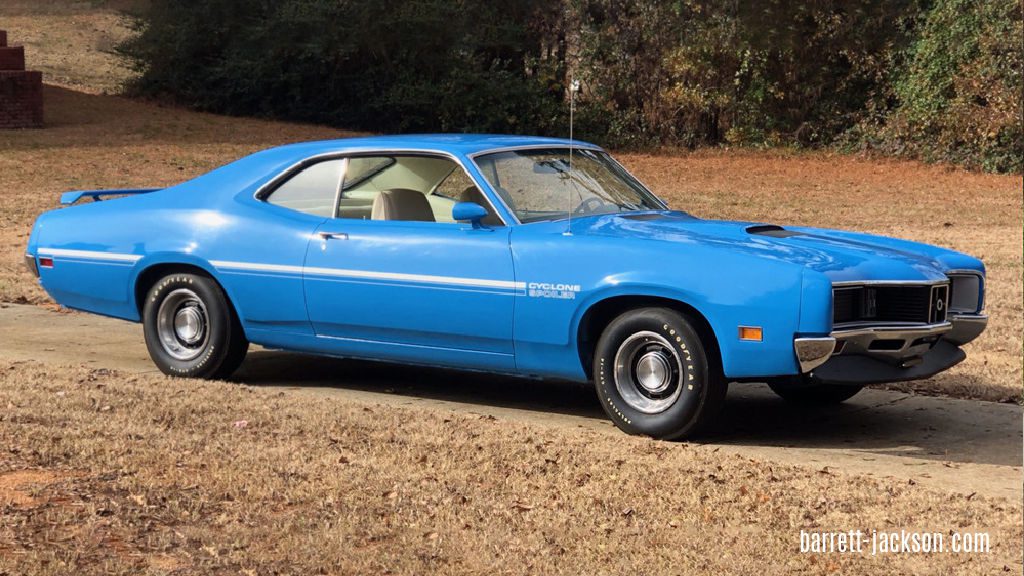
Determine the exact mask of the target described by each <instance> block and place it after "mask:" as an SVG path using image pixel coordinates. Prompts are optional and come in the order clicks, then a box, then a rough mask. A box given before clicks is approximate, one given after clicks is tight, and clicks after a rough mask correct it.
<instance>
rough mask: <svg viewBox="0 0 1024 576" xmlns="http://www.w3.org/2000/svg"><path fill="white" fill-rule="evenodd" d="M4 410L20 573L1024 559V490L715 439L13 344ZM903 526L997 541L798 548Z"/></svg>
mask: <svg viewBox="0 0 1024 576" xmlns="http://www.w3.org/2000/svg"><path fill="white" fill-rule="evenodd" d="M0 407H6V408H5V409H4V410H3V411H2V412H0V447H2V448H3V450H2V451H0V491H3V490H7V488H6V487H7V486H8V485H15V486H14V488H16V489H17V490H19V491H20V493H21V494H22V497H21V499H20V500H16V501H14V502H5V503H4V504H3V508H2V512H3V514H2V516H0V573H4V572H5V571H6V572H8V573H10V574H68V573H72V572H78V573H100V572H102V573H108V574H139V573H145V572H148V573H153V574H160V573H167V572H173V571H175V570H177V571H179V573H182V574H186V573H187V574H192V573H204V574H206V573H210V574H215V573H225V574H227V573H231V574H239V573H241V574H247V573H252V574H270V573H280V574H319V573H330V574H353V573H377V574H384V573H395V574H424V573H468V574H484V573H488V574H491V573H500V574H534V573H544V574H551V573H572V574H624V573H641V574H661V573H676V574H681V573H711V574H725V573H730V574H763V573H764V571H765V569H766V567H769V566H771V567H776V570H778V571H780V572H781V571H787V572H790V573H796V574H822V573H842V574H885V573H893V574H896V573H915V572H924V571H927V572H929V573H938V572H944V573H953V572H955V573H964V574H967V573H970V574H993V573H998V572H1000V571H1002V570H1004V569H1005V570H1009V571H1011V572H1019V571H1020V569H1021V565H1020V555H1021V541H1022V538H1024V533H1022V528H1021V520H1020V518H1021V516H1020V514H1021V509H1020V507H1019V505H1016V504H1010V503H1008V502H1006V501H1003V500H987V499H985V498H982V497H978V496H975V497H973V498H972V497H969V496H964V495H940V494H937V493H934V492H929V491H927V490H925V489H923V488H921V487H919V486H912V485H906V484H894V483H883V482H879V481H875V480H870V479H865V478H858V477H851V476H846V475H843V474H840V473H835V472H832V471H830V470H827V469H826V470H824V471H819V470H811V469H806V468H795V467H788V466H782V465H773V464H770V463H766V462H759V461H751V460H746V459H743V458H740V457H738V456H736V457H733V456H723V455H722V454H719V453H717V452H716V450H715V449H714V448H713V447H711V446H698V445H689V444H672V443H663V442H657V441H652V440H646V439H641V438H635V437H626V436H620V435H614V434H606V433H601V432H597V431H593V430H583V429H579V430H575V429H572V428H568V427H545V426H537V425H530V424H518V423H514V422H510V421H504V420H501V419H498V420H495V419H493V418H490V417H480V416H475V415H466V414H456V413H445V412H440V411H429V412H428V411H420V410H415V409H406V408H398V407H394V406H387V407H380V406H377V405H373V404H364V403H360V402H353V401H346V402H339V401H337V400H334V399H324V398H313V397H309V396H305V395H297V394H286V393H280V392H276V393H275V392H270V391H264V390H259V389H254V388H250V387H242V386H238V385H232V384H227V383H209V382H200V381H186V380H172V379H166V378H163V377H160V376H148V375H143V376H134V375H129V374H121V373H116V372H111V371H107V370H88V369H85V368H75V367H64V368H59V369H56V368H54V367H44V366H42V365H39V364H34V363H19V364H10V363H7V364H2V363H0ZM15 475H18V476H15ZM12 477H17V478H19V480H10V479H11V478H12ZM901 528H902V529H908V530H911V529H920V530H928V531H940V532H949V531H960V532H963V531H983V532H989V533H990V535H991V543H992V550H991V552H990V553H989V554H981V555H967V554H943V555H931V556H929V555H923V554H916V555H915V554H911V555H901V556H889V557H870V556H858V555H840V554H824V555H808V554H805V555H801V554H798V553H797V550H798V546H799V531H800V530H801V529H805V530H850V529H862V530H866V531H870V530H872V529H878V530H891V529H901Z"/></svg>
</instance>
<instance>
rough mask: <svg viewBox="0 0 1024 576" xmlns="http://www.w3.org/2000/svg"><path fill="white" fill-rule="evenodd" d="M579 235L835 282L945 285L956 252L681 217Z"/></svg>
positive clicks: (664, 215) (604, 225)
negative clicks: (765, 263)
mask: <svg viewBox="0 0 1024 576" xmlns="http://www.w3.org/2000/svg"><path fill="white" fill-rule="evenodd" d="M573 233H574V234H579V233H582V234H591V235H601V236H616V237H620V238H636V239H646V240H651V241H655V242H658V243H662V244H665V243H667V244H670V245H675V246H673V248H675V247H678V248H679V249H684V248H683V247H684V246H687V245H699V246H701V247H705V248H720V249H723V250H730V251H740V252H744V253H747V254H750V255H752V256H756V257H760V258H767V259H774V260H778V261H782V262H788V263H792V264H797V265H801V266H804V267H807V268H810V269H812V270H816V271H818V272H821V273H823V274H825V275H826V276H828V277H829V278H830V279H831V280H832V281H833V282H841V281H851V280H904V281H905V280H910V281H918V280H920V281H931V280H942V279H945V277H946V276H945V270H946V269H948V268H949V266H948V265H946V264H944V263H943V262H941V261H940V260H939V258H942V257H943V255H953V256H961V255H959V254H957V253H955V252H952V251H949V250H945V249H942V248H937V247H934V246H928V245H925V244H917V243H914V242H908V241H902V240H894V239H890V238H884V237H880V236H869V235H864V234H855V233H850V232H843V231H838V230H823V229H814V228H789V229H786V228H782V227H779V226H774V225H766V224H758V223H753V222H729V221H721V220H701V219H699V218H694V217H691V216H688V215H686V214H683V213H680V212H658V213H641V214H635V215H611V216H600V217H597V218H585V219H580V221H578V222H577V223H574V226H573Z"/></svg>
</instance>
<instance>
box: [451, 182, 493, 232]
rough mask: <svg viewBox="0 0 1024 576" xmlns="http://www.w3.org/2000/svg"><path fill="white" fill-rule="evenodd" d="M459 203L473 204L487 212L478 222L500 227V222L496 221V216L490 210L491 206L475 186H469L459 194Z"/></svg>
mask: <svg viewBox="0 0 1024 576" xmlns="http://www.w3.org/2000/svg"><path fill="white" fill-rule="evenodd" d="M459 202H475V203H477V204H479V205H481V206H483V207H484V209H485V210H487V216H486V217H485V218H483V219H482V220H480V222H482V223H484V224H486V225H488V226H501V220H500V219H498V215H497V214H495V213H494V210H491V204H490V202H488V201H487V198H485V197H484V193H483V192H481V191H480V189H479V188H477V187H476V186H470V187H468V188H466V189H465V190H463V191H462V194H459Z"/></svg>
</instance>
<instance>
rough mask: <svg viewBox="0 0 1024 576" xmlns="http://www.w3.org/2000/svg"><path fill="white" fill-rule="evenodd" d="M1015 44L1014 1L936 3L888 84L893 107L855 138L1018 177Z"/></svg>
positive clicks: (1019, 66)
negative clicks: (905, 57)
mask: <svg viewBox="0 0 1024 576" xmlns="http://www.w3.org/2000/svg"><path fill="white" fill-rule="evenodd" d="M1022 38H1024V27H1022V18H1021V6H1020V4H1019V3H1018V0H984V1H977V0H938V1H937V2H936V3H935V6H934V8H932V9H931V10H930V11H929V12H928V13H927V15H926V17H925V18H924V23H923V25H922V27H921V30H920V34H919V36H918V38H917V40H916V42H915V43H914V45H913V46H912V48H911V49H910V51H909V59H908V63H907V65H906V67H905V68H904V69H903V70H902V71H901V73H900V74H899V76H898V77H897V78H896V79H895V81H894V83H893V92H894V95H895V98H896V102H895V105H894V106H893V107H892V109H891V111H890V112H889V113H888V114H886V115H885V116H883V117H881V118H876V121H875V122H874V123H869V124H867V125H864V126H860V127H858V131H857V133H856V139H859V140H861V141H863V142H865V143H867V144H868V145H870V146H873V147H875V148H878V149H880V150H882V151H884V152H887V153H890V154H900V155H909V156H914V157H919V158H922V159H924V160H928V161H947V162H954V163H957V164H963V165H966V166H968V167H972V168H982V169H984V170H989V171H995V172H1011V171H1020V170H1021V161H1022V158H1024V134H1022V129H1021V95H1022V91H1024V83H1022V78H1021V74H1022V71H1024V54H1022V49H1021V41H1022Z"/></svg>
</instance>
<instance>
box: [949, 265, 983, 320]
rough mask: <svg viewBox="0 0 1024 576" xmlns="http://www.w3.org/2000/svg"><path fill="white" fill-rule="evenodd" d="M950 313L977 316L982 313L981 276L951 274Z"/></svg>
mask: <svg viewBox="0 0 1024 576" xmlns="http://www.w3.org/2000/svg"><path fill="white" fill-rule="evenodd" d="M949 280H950V290H951V294H950V295H949V312H950V313H951V314H975V313H977V312H980V311H981V309H982V307H983V305H984V302H983V301H982V297H983V290H982V288H983V287H982V282H983V279H982V277H981V275H980V274H950V275H949Z"/></svg>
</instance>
